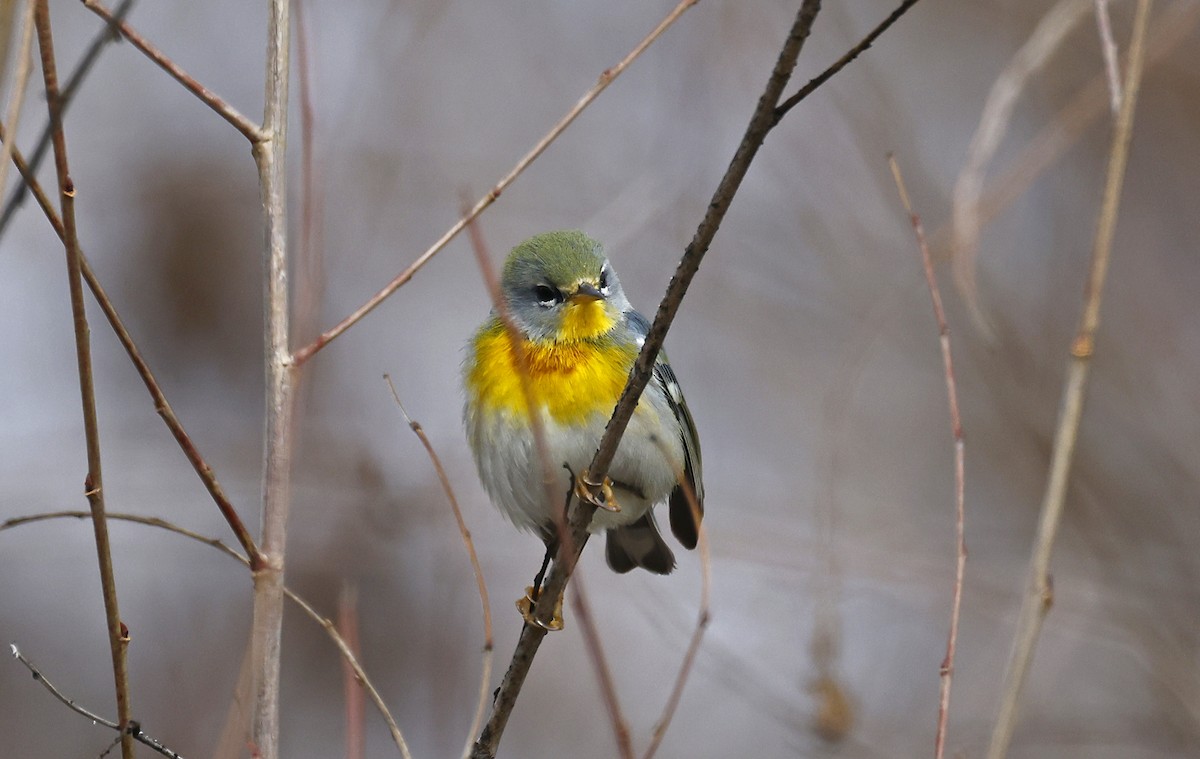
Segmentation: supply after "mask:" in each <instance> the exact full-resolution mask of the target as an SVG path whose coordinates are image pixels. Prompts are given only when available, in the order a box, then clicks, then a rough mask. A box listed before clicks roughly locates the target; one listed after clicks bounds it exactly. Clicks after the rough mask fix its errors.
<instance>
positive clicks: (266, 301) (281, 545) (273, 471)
mask: <svg viewBox="0 0 1200 759" xmlns="http://www.w3.org/2000/svg"><path fill="white" fill-rule="evenodd" d="M289 33H290V20H289V4H288V0H270V2H269V3H268V15H267V71H266V85H265V93H264V107H263V124H262V130H261V132H260V133H259V134H260V138H259V139H257V140H256V141H254V142H253V151H252V152H253V154H254V162H255V164H256V165H257V167H258V182H259V189H260V196H261V198H262V207H263V227H264V234H263V238H264V248H263V276H264V295H263V307H264V312H265V313H264V323H265V345H264V350H265V359H266V360H265V364H266V418H265V424H264V427H265V429H264V433H263V440H264V451H263V458H264V461H263V482H262V500H263V506H262V541H261V547H260V548H261V552H262V557H263V560H262V562H261V565H260V566H259V567H258V568H257V569H256V570H255V572H254V615H253V623H252V627H251V632H250V635H251V660H252V662H253V663H252V667H253V668H254V705H253V707H252V715H253V716H252V718H251V721H250V739H251V742H252V743H253V745H254V747H255V750H256V751H258V752H259V755H260V756H261V757H262V759H277V757H278V756H279V662H280V653H281V650H280V644H281V641H280V638H281V633H282V627H283V576H284V552H285V549H286V548H287V517H288V510H289V507H290V505H291V467H292V455H293V453H294V442H295V437H294V421H295V412H296V404H295V389H296V388H295V380H296V377H295V374H296V371H297V370H296V369H295V368H294V367H293V366H292V357H291V354H290V352H289V346H288V335H289V315H290V314H289V308H290V307H289V304H288V260H287V182H286V177H287V161H286V160H285V155H286V147H287V103H288V74H289V69H288V57H289V52H290V49H289Z"/></svg>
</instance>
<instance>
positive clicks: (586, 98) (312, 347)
mask: <svg viewBox="0 0 1200 759" xmlns="http://www.w3.org/2000/svg"><path fill="white" fill-rule="evenodd" d="M697 2H698V0H681V2H680V3H679V4H678V5H676V6H675V8H674V9H673V10H672V11H671V12H670V13H668V14H667V15H666V17H665V18H663V20H662V21H660V22H659V24H658V26H656V27H654V30H653V31H651V32H650V33H649V34H648V35H646V37H645V38H644V39H642V41H641V42H639V43H638V44H637V46H636V47H634V48H633V50H631V51H630V52H629V54H628V55H626V56H625V57H624V58H622V59H621V61H620V63H618V64H617V65H616V66H613V67H612V68H610V69H605V70H604V72H603V73H601V74H600V78H599V79H598V80H597V81H596V83H595V84H594V85H592V87H591V89H589V90H588V91H587V92H585V93H584V95H583V97H581V98H580V99H579V101H578V102H576V103H575V105H573V106H571V109H570V110H568V111H567V112H566V114H565V115H563V117H562V118H561V119H559V120H558V123H557V124H555V125H554V126H553V127H551V129H550V131H549V132H547V133H546V134H545V136H544V137H542V139H540V140H538V142H537V144H536V145H534V146H533V148H531V149H530V151H529V152H528V153H526V154H525V156H524V157H523V158H521V160H519V161H517V165H516V166H513V168H512V169H511V170H510V171H509V172H508V173H507V174H505V175H504V177H503V178H502V179H501V180H500V181H499V182H497V183H496V186H495V187H493V188H492V189H491V190H489V191H488V192H487V194H486V195H484V196H483V197H482V198H480V199H479V200H478V201H477V202H476V203H475V205H474V206H472V207H471V210H470V211H468V212H467V213H466V214H464V215H463V216H462V217H461V218H460V219H459V220H458V221H456V222H454V225H453V226H452V227H450V229H448V230H446V232H445V234H443V235H442V236H441V237H440V238H438V240H437V242H435V243H434V244H433V245H431V246H430V247H429V248H428V249H427V250H426V251H425V252H424V253H422V254H421V255H420V256H418V257H417V260H416V261H413V262H412V264H411V265H410V266H409V267H408V268H407V269H405V270H404V271H402V272H400V273H399V274H397V275H396V277H395V278H394V279H392V281H391V282H389V283H388V284H387V285H386V286H385V287H384V288H383V289H382V290H380V291H379V292H377V293H375V294H374V295H372V296H371V297H370V298H368V299H367V301H366V302H365V303H363V304H362V305H361V306H359V307H358V308H357V309H356V310H355V311H354V312H353V313H352V314H350V315H349V316H347V317H346V318H345V319H342V320H341V321H340V322H338V323H337V324H336V325H335V326H333V327H331V328H330V329H328V330H326V331H325V332H323V333H322V334H321V335H320V337H318V338H317V339H316V340H314V341H312V342H311V343H309V344H308V345H306V346H304V347H303V348H301V349H299V350H297V351H296V353H295V356H294V360H295V362H296V364H297V365H300V364H303V363H304V362H305V361H308V360H309V359H310V358H312V357H313V355H314V354H315V353H316V352H317V351H319V350H321V349H322V348H324V347H325V346H326V345H328V344H329V343H330V342H331V341H333V340H334V339H336V338H337V337H338V336H339V335H341V334H342V333H343V332H345V331H346V330H348V329H350V328H351V327H353V326H354V325H355V324H357V323H358V322H359V321H361V320H362V318H363V317H364V316H366V315H367V314H369V313H371V312H372V311H374V310H375V307H376V306H378V305H379V304H380V303H382V302H383V301H384V300H386V299H387V298H388V296H390V295H391V294H392V293H394V292H396V290H398V289H399V288H400V287H401V286H402V285H404V284H405V283H406V282H408V281H409V280H410V279H412V278H413V275H414V274H416V273H417V271H418V270H420V268H421V267H422V266H424V265H425V264H427V263H429V260H430V259H431V258H433V257H434V256H436V255H437V254H438V253H439V252H441V250H442V248H445V247H446V246H447V245H448V244H449V243H450V241H451V240H453V239H454V238H455V237H457V236H458V233H459V232H461V231H463V230H464V229H466V227H467V225H468V224H470V223H471V222H472V221H474V220H475V219H476V218H477V217H478V216H479V214H481V213H483V212H484V210H486V209H487V207H488V206H490V205H491V204H492V203H495V202H496V199H497V198H499V197H500V193H502V192H504V191H505V190H506V189H508V186H509V185H511V184H512V183H513V182H515V181H516V179H517V177H519V176H520V175H521V174H522V173H523V172H524V171H525V169H527V168H529V165H530V164H531V163H533V162H534V161H535V160H537V158H538V157H539V156H541V154H542V153H544V152H545V151H546V148H548V147H550V144H551V143H552V142H554V141H555V140H556V139H558V136H559V135H560V134H562V133H563V131H565V130H566V128H567V127H569V126H571V123H572V122H574V121H575V119H576V118H577V117H578V116H579V114H581V113H583V110H584V109H585V108H587V107H588V106H589V105H591V104H592V101H593V100H595V99H596V98H597V97H599V96H600V93H601V92H604V90H605V89H607V87H608V85H610V84H612V83H613V81H614V80H615V79H616V78H617V77H618V76H620V75H621V73H622V72H623V71H625V69H627V68H629V65H630V64H631V63H633V62H634V61H635V60H637V58H638V57H639V56H640V55H641V54H642V53H643V52H645V50H646V48H648V47H650V45H651V44H652V43H653V42H654V41H655V40H657V39H658V38H659V37H661V36H662V34H663V32H665V31H666V30H667V28H668V27H669V26H671V25H672V24H674V23H675V21H676V20H677V19H678V18H679V17H680V16H682V15H683V12H684V11H686V10H687V9H688V8H690V7H692V6H693V5H695V4H696V3H697Z"/></svg>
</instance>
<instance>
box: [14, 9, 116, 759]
mask: <svg viewBox="0 0 1200 759" xmlns="http://www.w3.org/2000/svg"><path fill="white" fill-rule="evenodd" d="M35 20H36V24H37V36H38V49H39V50H40V51H41V58H42V79H43V80H44V82H45V87H46V102H47V108H48V109H49V112H50V124H51V127H52V132H53V141H54V168H55V172H56V174H57V176H58V185H59V203H60V205H61V207H62V219H63V233H64V247H65V248H66V251H67V278H68V283H69V285H70V290H71V313H72V316H73V318H74V327H75V359H76V363H77V364H78V369H79V391H80V396H81V397H82V401H83V430H84V437H85V438H86V443H87V462H88V473H87V478H86V479H85V480H84V493H85V495H86V496H87V499H88V505H89V506H90V507H91V512H92V529H93V531H94V532H95V536H96V558H97V560H98V561H99V564H100V586H101V591H102V593H103V595H104V612H105V621H106V623H107V626H108V643H109V651H110V653H111V655H112V666H113V681H114V686H115V689H116V697H117V720H118V724H119V725H120V726H121V755H122V757H123V759H132V758H133V753H134V752H133V736H132V735H131V734H130V732H129V731H128V728H129V727H130V724H131V713H130V706H129V678H128V674H127V672H126V665H125V654H126V647H127V646H128V644H129V634H128V632H127V631H126V630H125V626H124V624H123V623H122V622H121V612H120V610H119V609H118V607H117V581H116V577H115V575H114V574H113V566H112V552H111V549H110V547H109V541H108V523H107V521H106V520H105V516H104V479H103V476H102V471H101V466H100V425H99V423H98V422H97V419H96V389H95V378H94V376H93V374H92V347H91V339H90V336H89V335H90V332H89V329H88V323H87V313H86V312H85V311H84V305H83V283H82V281H81V276H80V268H81V265H80V260H81V258H82V256H81V254H80V252H79V236H78V233H77V231H76V228H75V183H74V181H72V179H71V175H70V170H69V168H68V165H67V140H66V136H65V135H64V133H63V122H62V101H61V96H60V93H59V90H58V70H57V67H56V64H55V60H54V41H53V37H52V34H51V30H50V7H49V3H48V0H38V3H37V9H36V11H35Z"/></svg>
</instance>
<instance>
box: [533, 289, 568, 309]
mask: <svg viewBox="0 0 1200 759" xmlns="http://www.w3.org/2000/svg"><path fill="white" fill-rule="evenodd" d="M533 296H534V297H535V298H537V304H538V305H539V306H541V307H542V308H553V307H554V306H556V305H558V304H559V303H562V299H563V297H562V293H561V292H559V291H558V289H557V288H554V287H550V286H549V285H537V286H535V287H534V288H533Z"/></svg>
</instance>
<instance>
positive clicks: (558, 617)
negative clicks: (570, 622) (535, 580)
mask: <svg viewBox="0 0 1200 759" xmlns="http://www.w3.org/2000/svg"><path fill="white" fill-rule="evenodd" d="M536 606H537V599H536V598H535V596H534V587H533V586H532V585H530V586H529V587H527V588H525V597H524V598H521V599H519V600H518V601H517V611H519V612H521V618H522V619H524V620H525V624H527V625H533V626H534V627H540V628H542V629H543V630H547V631H549V632H556V631H558V630H561V629H563V597H562V594H561V593H560V594H559V596H558V600H556V601H555V602H554V615H553V616H552V617H551V618H550V620H549V621H547V622H543V621H542V620H540V619H538V618H537V615H535V614H534V611H536Z"/></svg>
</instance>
